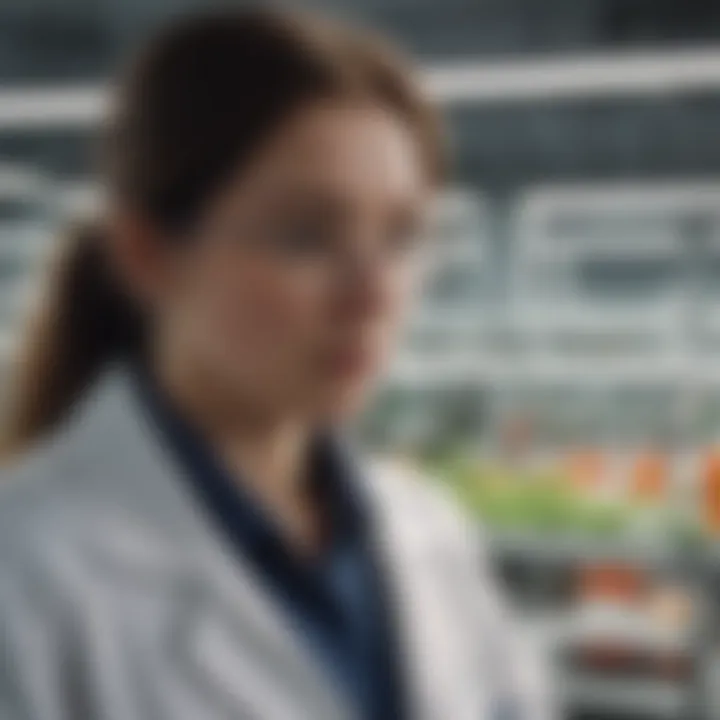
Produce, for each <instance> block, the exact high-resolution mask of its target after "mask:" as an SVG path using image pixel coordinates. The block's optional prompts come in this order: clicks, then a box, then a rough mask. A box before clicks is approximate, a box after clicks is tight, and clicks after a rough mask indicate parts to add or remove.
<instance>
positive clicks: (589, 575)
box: [578, 563, 647, 601]
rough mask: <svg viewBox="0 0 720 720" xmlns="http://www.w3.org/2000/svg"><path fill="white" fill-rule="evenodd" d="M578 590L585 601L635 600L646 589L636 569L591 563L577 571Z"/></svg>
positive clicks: (645, 582)
mask: <svg viewBox="0 0 720 720" xmlns="http://www.w3.org/2000/svg"><path fill="white" fill-rule="evenodd" d="M578 586H579V587H578V589H579V593H580V596H581V597H582V598H583V599H586V600H598V599H603V600H610V599H612V600H628V601H633V600H637V599H638V598H639V597H640V596H641V595H642V594H643V593H644V592H645V591H646V589H647V578H646V577H645V575H644V573H643V572H642V571H640V570H637V569H636V568H633V567H629V566H627V565H620V564H615V563H593V564H590V565H586V566H584V567H582V568H581V569H580V570H579V571H578Z"/></svg>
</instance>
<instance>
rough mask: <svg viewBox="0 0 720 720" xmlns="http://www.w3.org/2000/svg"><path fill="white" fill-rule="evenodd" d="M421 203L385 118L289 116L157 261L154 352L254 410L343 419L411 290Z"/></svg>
mask: <svg viewBox="0 0 720 720" xmlns="http://www.w3.org/2000/svg"><path fill="white" fill-rule="evenodd" d="M428 191H429V187H428V185H427V182H426V173H425V170H424V168H423V164H422V159H421V153H420V148H419V147H418V144H417V140H416V138H415V137H414V136H413V135H412V133H411V132H410V131H409V129H408V128H407V127H405V126H404V125H403V123H402V121H401V120H400V119H398V118H397V117H396V116H394V115H393V114H391V113H390V112H388V111H385V110H383V109H380V108H377V107H371V106H368V107H358V106H355V107H349V106H343V105H338V104H335V105H332V104H325V105H317V106H315V107H311V108H308V109H306V110H304V111H302V112H300V113H299V114H297V115H296V116H294V118H293V120H292V121H290V122H289V123H288V124H287V125H286V126H285V127H284V128H283V129H282V131H281V132H280V133H279V134H277V135H276V136H275V137H274V139H273V140H272V142H270V143H269V144H268V146H267V147H266V148H264V149H263V150H262V151H261V152H259V154H258V155H257V157H256V158H255V159H254V160H253V162H252V163H251V164H250V165H249V166H248V167H246V168H244V169H243V171H242V173H240V174H239V176H238V179H237V180H236V181H234V182H231V183H230V184H229V185H227V186H226V187H225V188H224V189H223V191H222V192H221V193H220V194H219V195H218V196H217V197H216V198H215V199H214V201H213V202H212V203H211V204H210V207H209V208H208V211H207V213H206V215H205V216H204V218H203V220H202V222H201V223H200V226H199V227H198V229H197V230H196V236H195V237H194V238H193V241H192V242H189V243H187V244H186V245H185V246H183V248H182V249H180V250H178V249H177V248H175V249H173V250H172V251H167V253H166V257H165V256H164V258H163V261H162V266H163V271H162V273H161V274H160V275H161V276H162V282H157V283H156V284H155V286H154V288H153V303H154V306H155V311H156V312H155V315H156V322H157V329H158V338H159V340H158V341H159V342H161V343H164V344H165V351H167V352H168V353H173V354H174V356H175V358H176V361H178V362H189V363H191V364H192V366H193V367H194V369H195V370H200V371H201V372H204V373H206V374H210V376H211V377H212V379H213V381H214V382H216V383H218V384H219V387H222V388H225V389H226V391H227V392H228V393H229V394H231V395H233V396H236V397H237V398H238V400H240V399H242V400H244V401H248V402H252V403H255V404H256V405H257V407H258V408H259V409H262V410H263V411H269V412H274V413H293V414H298V415H302V416H307V417H310V416H312V417H315V418H317V417H325V416H327V415H333V416H336V415H338V414H339V415H340V416H342V415H346V414H347V413H349V412H350V413H351V412H352V411H354V410H356V409H357V408H358V406H359V405H360V404H361V401H362V398H363V396H364V394H365V390H366V389H367V387H368V384H369V381H371V380H372V379H373V377H374V376H375V375H376V374H377V373H378V371H379V370H380V369H381V367H382V365H383V361H384V359H385V358H386V357H387V355H388V352H389V350H390V348H391V346H392V342H393V339H394V338H395V335H396V333H397V331H398V326H399V323H400V320H401V318H402V316H403V311H404V309H405V308H406V305H407V302H408V299H409V297H410V295H411V294H412V289H413V286H414V285H415V284H416V283H415V281H416V278H417V274H418V273H417V270H418V265H419V263H418V260H419V255H420V254H421V253H420V244H421V243H420V237H421V236H422V234H423V233H422V232H421V226H422V224H423V214H424V208H425V207H426V205H427V203H428V200H429V197H428Z"/></svg>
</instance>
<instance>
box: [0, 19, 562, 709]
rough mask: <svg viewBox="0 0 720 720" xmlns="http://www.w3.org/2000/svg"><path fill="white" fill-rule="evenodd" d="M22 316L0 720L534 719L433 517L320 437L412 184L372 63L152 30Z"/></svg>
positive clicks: (359, 351)
mask: <svg viewBox="0 0 720 720" xmlns="http://www.w3.org/2000/svg"><path fill="white" fill-rule="evenodd" d="M104 159H105V162H104V165H103V172H104V174H105V180H106V186H107V195H108V200H107V210H106V212H105V214H104V216H103V217H102V218H101V220H102V222H100V223H97V224H96V227H95V228H92V229H84V230H83V231H81V232H78V233H76V235H75V237H74V238H73V241H72V242H71V243H70V245H69V246H68V247H65V248H64V253H63V256H62V258H61V261H60V263H59V265H58V267H57V268H56V269H55V274H54V276H53V279H52V282H51V287H50V291H49V297H47V298H46V301H45V304H44V311H45V312H44V315H43V316H42V317H41V318H40V319H39V321H38V322H37V323H36V324H35V326H34V330H33V333H32V337H31V338H30V344H29V350H28V355H27V356H26V357H25V359H24V362H23V363H22V370H23V373H22V376H21V377H20V378H19V379H18V381H17V382H16V383H15V385H14V388H13V390H14V392H15V396H16V397H15V404H14V406H13V409H12V412H11V413H10V417H9V424H8V428H7V431H6V435H5V447H6V454H7V456H8V458H9V460H10V462H9V468H10V469H9V470H8V471H7V474H8V476H9V477H7V479H6V480H5V482H4V487H3V489H2V491H1V493H0V628H1V630H0V642H1V643H2V652H0V656H1V657H2V660H0V662H2V663H3V667H2V672H0V717H2V718H3V720H5V719H7V720H20V719H21V718H22V719H23V720H26V719H27V720H51V719H52V720H55V719H56V718H63V719H69V718H72V719H73V720H116V719H122V720H136V719H137V720H221V719H225V718H235V719H244V720H335V719H339V718H373V719H375V718H393V719H395V718H412V719H414V718H424V719H426V720H464V719H465V718H467V719H468V720H470V719H471V718H472V719H473V720H477V718H488V719H489V718H495V717H513V718H516V717H517V718H533V719H535V718H546V717H549V710H548V709H547V706H546V704H545V700H544V698H543V697H542V696H541V695H540V694H537V693H536V690H538V688H539V685H537V687H536V683H534V681H535V680H536V676H535V674H534V673H531V672H526V669H527V668H526V667H525V665H526V658H525V657H524V656H523V655H521V654H519V653H518V649H517V648H516V642H515V641H516V638H515V637H514V636H513V635H512V634H511V633H510V630H509V628H508V627H507V626H506V625H505V624H504V622H505V621H504V619H503V617H502V615H503V613H502V608H501V606H500V605H499V604H497V603H496V601H495V599H494V597H495V596H494V593H493V587H492V584H491V581H490V580H489V579H488V577H487V576H486V575H485V574H484V571H483V568H482V566H481V565H480V564H478V562H477V558H476V553H475V550H476V548H473V546H472V544H471V543H470V542H466V540H465V533H464V531H463V530H462V525H461V523H460V521H459V519H458V518H457V517H456V516H455V514H454V512H453V511H452V510H450V509H449V508H448V507H447V506H446V504H445V503H444V502H443V501H440V500H437V499H436V498H435V496H434V493H433V492H432V491H431V490H430V489H429V488H428V487H427V486H426V485H425V484H423V483H422V482H421V481H417V480H414V479H412V478H405V477H402V476H401V475H402V474H401V473H399V472H398V471H396V470H391V469H388V468H380V467H375V466H372V465H370V464H367V463H364V462H363V461H361V460H360V459H359V457H356V453H354V452H353V451H352V450H350V449H349V447H348V446H347V443H346V442H345V441H343V440H341V439H340V437H339V436H340V435H341V434H342V433H341V428H342V426H343V425H344V424H345V423H346V422H347V419H348V418H349V417H351V416H352V415H353V414H354V413H355V412H356V411H357V409H358V407H359V406H360V404H361V401H362V398H363V396H364V395H365V393H366V389H367V385H368V382H369V381H370V380H371V379H372V377H373V376H374V375H375V374H376V372H377V370H378V368H379V366H380V365H381V364H382V361H383V359H384V357H385V356H386V355H387V352H388V347H389V345H390V343H391V341H392V338H393V336H394V334H395V330H396V326H397V325H398V322H399V319H400V318H401V316H402V312H403V309H404V307H405V305H406V303H407V300H408V298H409V296H410V295H411V294H412V288H413V285H414V284H415V276H416V274H417V272H416V270H417V265H418V263H417V256H418V253H419V249H420V248H419V240H418V238H419V237H420V236H421V234H422V233H421V232H420V230H421V225H422V215H423V210H424V208H425V207H426V206H427V205H428V204H429V202H430V200H431V196H432V194H433V191H434V190H435V189H436V188H437V186H438V183H439V181H440V165H441V162H440V152H439V148H438V140H437V131H436V128H435V123H434V119H433V116H432V112H431V111H430V109H429V108H428V106H427V105H426V103H425V101H424V100H423V98H422V94H421V93H420V92H419V90H418V89H417V88H416V87H415V84H414V83H413V81H412V78H411V77H410V75H408V73H407V71H406V70H404V69H403V67H402V64H401V63H400V61H398V60H397V59H396V58H395V57H394V55H392V53H390V52H388V51H387V50H386V49H384V48H383V47H382V46H380V45H378V44H377V43H376V42H375V41H373V40H371V39H368V38H367V37H365V36H364V35H358V34H355V33H353V32H351V31H349V30H347V29H343V28H339V27H335V26H333V25H330V24H327V23H323V22H320V21H317V20H313V19H308V18H304V17H303V18H298V17H291V16H289V15H286V14H279V15H278V14H273V13H270V12H265V11H259V10H254V11H247V10H246V11H223V12H218V13H214V14H209V15H204V16H196V17H193V18H190V19H185V20H183V21H180V22H178V23H176V24H175V25H173V26H172V27H170V28H169V29H167V30H166V31H165V32H164V33H163V34H161V35H160V36H159V37H157V38H156V39H155V41H154V42H153V43H152V44H151V45H150V46H149V47H148V48H147V50H146V51H145V52H144V53H142V54H141V55H140V57H139V58H138V59H137V61H136V62H135V64H134V65H133V66H132V68H131V70H130V72H129V74H128V77H127V78H126V79H125V82H124V84H123V85H122V87H121V90H120V92H119V94H118V98H117V102H116V105H115V107H114V115H113V120H112V122H111V123H110V124H109V127H108V138H107V143H106V152H105V155H104Z"/></svg>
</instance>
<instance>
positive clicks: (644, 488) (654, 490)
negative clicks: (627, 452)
mask: <svg viewBox="0 0 720 720" xmlns="http://www.w3.org/2000/svg"><path fill="white" fill-rule="evenodd" d="M669 474H670V473H669V468H668V458H667V456H666V455H665V454H664V453H662V452H658V451H647V452H644V453H641V454H640V455H639V456H638V457H637V458H636V459H635V462H634V464H633V468H632V472H631V478H630V496H631V497H632V498H633V499H637V500H661V499H663V498H664V497H665V494H666V492H667V487H668V478H669Z"/></svg>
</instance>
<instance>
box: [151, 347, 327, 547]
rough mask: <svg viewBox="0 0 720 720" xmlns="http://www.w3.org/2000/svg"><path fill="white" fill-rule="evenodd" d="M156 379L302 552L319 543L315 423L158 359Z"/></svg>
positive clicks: (235, 475) (234, 474)
mask: <svg viewBox="0 0 720 720" xmlns="http://www.w3.org/2000/svg"><path fill="white" fill-rule="evenodd" d="M153 370H154V374H155V378H156V381H157V382H158V383H159V385H160V387H161V389H162V391H163V392H164V393H165V394H166V395H167V396H168V397H169V398H170V399H171V401H172V403H173V405H174V406H175V407H176V408H177V409H178V410H179V411H180V412H181V413H182V414H183V416H185V417H186V418H188V419H189V420H190V421H191V422H192V424H193V426H194V427H196V428H197V429H198V430H199V431H200V432H201V433H202V434H203V437H204V438H205V439H206V440H207V441H208V442H209V444H210V446H211V448H212V449H213V450H214V451H215V452H216V453H217V454H218V455H219V457H220V459H221V460H222V462H223V465H224V466H225V467H226V468H228V469H229V471H230V473H231V474H232V476H233V477H234V479H235V481H236V482H237V483H242V484H243V487H244V489H245V490H247V491H249V492H250V494H251V495H252V496H253V497H255V498H256V500H257V501H258V502H259V503H260V504H261V505H263V506H264V507H265V509H266V510H267V511H268V513H269V514H270V516H272V517H273V518H274V519H275V521H276V522H277V523H278V525H279V527H280V529H281V531H282V532H283V533H284V534H285V535H286V536H287V537H288V539H289V540H290V542H291V543H292V544H293V546H295V547H296V549H298V550H300V551H301V552H303V551H309V550H311V549H313V548H314V547H315V545H316V543H317V542H318V541H319V540H318V538H319V536H320V529H319V528H320V525H321V522H320V518H319V515H318V511H317V508H316V507H315V506H314V503H313V502H312V499H311V497H310V494H309V493H307V492H306V482H305V481H306V476H305V469H306V466H307V454H308V449H309V444H310V442H311V440H312V437H311V435H312V428H311V427H310V423H309V422H302V421H301V420H298V419H296V418H290V417H280V416H274V417H273V416H271V415H270V414H268V413H263V412H259V411H257V410H256V409H254V408H253V407H251V404H250V403H243V402H242V401H237V399H235V398H233V397H232V396H231V394H229V393H228V392H227V390H226V389H225V388H222V387H219V386H218V384H217V383H216V382H214V381H213V379H211V378H209V377H207V376H205V375H204V374H203V373H202V372H199V371H198V370H196V369H191V368H188V367H182V366H180V364H179V363H176V362H167V361H163V360H162V358H157V359H156V360H155V361H154V362H153Z"/></svg>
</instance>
